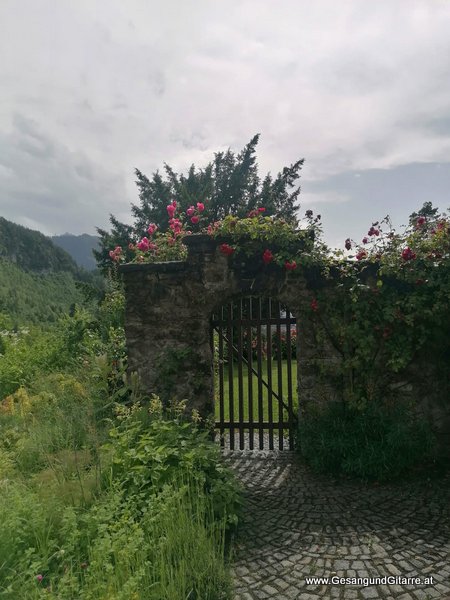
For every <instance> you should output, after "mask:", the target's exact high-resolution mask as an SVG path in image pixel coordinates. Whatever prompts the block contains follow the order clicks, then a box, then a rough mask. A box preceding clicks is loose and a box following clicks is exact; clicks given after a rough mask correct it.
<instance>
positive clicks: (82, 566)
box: [80, 562, 89, 569]
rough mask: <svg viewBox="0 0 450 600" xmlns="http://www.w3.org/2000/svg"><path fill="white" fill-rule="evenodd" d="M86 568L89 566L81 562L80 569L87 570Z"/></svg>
mask: <svg viewBox="0 0 450 600" xmlns="http://www.w3.org/2000/svg"><path fill="white" fill-rule="evenodd" d="M88 566H89V565H88V563H87V562H82V563H81V565H80V567H81V568H82V569H87V568H88Z"/></svg>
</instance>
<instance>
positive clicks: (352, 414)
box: [299, 403, 434, 481]
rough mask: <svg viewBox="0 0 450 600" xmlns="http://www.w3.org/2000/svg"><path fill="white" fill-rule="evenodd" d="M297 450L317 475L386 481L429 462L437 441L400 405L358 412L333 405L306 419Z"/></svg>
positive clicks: (369, 408) (424, 425)
mask: <svg viewBox="0 0 450 600" xmlns="http://www.w3.org/2000/svg"><path fill="white" fill-rule="evenodd" d="M299 448H300V452H301V454H302V455H303V456H304V458H305V459H306V461H307V462H308V463H309V464H310V465H311V467H312V468H313V469H314V470H316V471H318V472H326V473H333V474H346V475H351V476H355V477H359V478H363V479H368V480H378V481H383V480H389V479H392V478H395V477H399V476H402V475H403V474H405V473H406V472H407V471H408V470H410V469H412V468H414V467H415V466H417V465H420V464H421V463H425V462H426V461H427V460H429V459H430V458H431V457H432V454H433V449H434V438H433V435H432V433H431V430H430V428H429V426H428V425H427V424H426V423H425V422H421V421H419V420H418V419H416V418H414V417H413V416H412V414H411V412H410V411H408V409H407V408H406V407H405V406H402V405H400V404H398V405H395V406H377V405H375V404H372V405H367V406H366V407H365V408H363V409H357V408H351V407H348V406H345V405H343V404H338V403H334V404H332V405H330V406H329V407H328V408H326V409H325V410H324V411H322V412H318V413H317V414H311V415H309V416H307V417H306V418H304V420H303V421H302V423H301V425H300V428H299Z"/></svg>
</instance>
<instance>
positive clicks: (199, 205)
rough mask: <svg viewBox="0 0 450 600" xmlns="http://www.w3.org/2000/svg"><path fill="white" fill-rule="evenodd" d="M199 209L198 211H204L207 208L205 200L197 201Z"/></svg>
mask: <svg viewBox="0 0 450 600" xmlns="http://www.w3.org/2000/svg"><path fill="white" fill-rule="evenodd" d="M197 210H198V212H203V211H204V210H205V205H204V204H203V202H197Z"/></svg>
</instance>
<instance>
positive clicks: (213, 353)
mask: <svg viewBox="0 0 450 600" xmlns="http://www.w3.org/2000/svg"><path fill="white" fill-rule="evenodd" d="M211 319H212V320H214V319H215V315H211ZM209 347H210V349H211V356H212V365H213V398H212V405H213V410H214V437H213V439H214V441H216V435H217V431H216V426H215V423H216V406H217V404H216V403H217V398H216V386H217V375H216V362H215V361H216V348H215V346H214V327H213V326H212V323H210V324H209ZM217 364H218V363H217Z"/></svg>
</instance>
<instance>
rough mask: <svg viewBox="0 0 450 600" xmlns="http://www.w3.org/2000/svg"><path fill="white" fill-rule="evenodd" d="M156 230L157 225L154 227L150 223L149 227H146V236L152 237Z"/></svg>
mask: <svg viewBox="0 0 450 600" xmlns="http://www.w3.org/2000/svg"><path fill="white" fill-rule="evenodd" d="M157 229H158V226H157V225H155V224H154V223H150V225H149V226H148V229H147V231H148V234H149V235H153V234H154V233H155V231H156V230H157Z"/></svg>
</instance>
